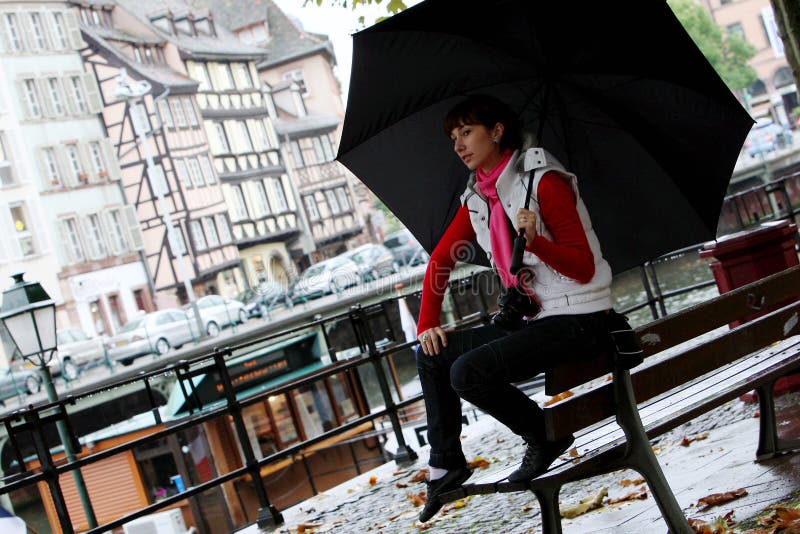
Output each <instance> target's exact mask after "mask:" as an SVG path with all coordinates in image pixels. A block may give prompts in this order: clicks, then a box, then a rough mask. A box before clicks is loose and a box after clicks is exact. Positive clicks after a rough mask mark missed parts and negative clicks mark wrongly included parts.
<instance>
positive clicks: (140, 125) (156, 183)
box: [114, 69, 204, 338]
mask: <svg viewBox="0 0 800 534" xmlns="http://www.w3.org/2000/svg"><path fill="white" fill-rule="evenodd" d="M151 88H152V86H151V85H150V82H148V81H147V80H139V81H137V80H131V79H130V77H128V71H127V70H126V69H121V70H120V73H119V75H118V76H117V87H116V88H115V89H114V95H115V96H116V97H117V99H119V100H125V101H127V102H128V105H129V106H130V108H131V121H132V122H133V131H134V133H135V134H136V136H137V137H138V138H139V144H140V145H141V147H142V152H144V158H145V160H146V162H147V177H148V179H149V181H150V189H151V190H152V191H153V192H154V193H155V195H156V198H157V199H158V206H159V207H160V208H161V216H162V217H163V219H164V225H165V226H166V227H167V241H168V242H169V243H173V244H174V243H178V242H179V241H178V239H177V238H176V236H175V226H174V225H173V223H172V215H171V213H170V211H169V209H168V208H167V201H166V200H165V199H164V189H165V185H166V179H165V177H164V172H163V171H162V170H161V169H160V168H159V167H156V164H155V162H154V161H153V154H152V153H151V152H150V145H149V144H148V143H147V132H148V130H149V129H150V128H149V125H148V121H147V111H146V110H145V109H144V103H143V101H142V100H143V98H144V96H145V95H146V94H148V93H149V92H150V89H151ZM162 96H163V95H162ZM174 249H175V250H173V251H172V253H173V254H175V259H177V260H178V273H180V276H181V278H183V288H184V289H185V290H186V297H187V298H188V299H189V303H190V304H191V306H192V312H193V313H194V318H195V322H196V323H197V335H198V337H200V338H202V337H204V332H203V320H202V318H201V317H200V310H199V309H198V308H197V301H196V299H195V297H194V288H193V287H192V283H191V280H189V271H188V269H187V267H186V258H185V257H184V255H183V253H182V252H181V250H180V249H179V248H178V247H177V246H175V247H174Z"/></svg>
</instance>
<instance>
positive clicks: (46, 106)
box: [36, 78, 56, 117]
mask: <svg viewBox="0 0 800 534" xmlns="http://www.w3.org/2000/svg"><path fill="white" fill-rule="evenodd" d="M36 90H37V92H38V93H39V106H40V107H41V108H42V116H44V117H55V116H56V110H55V109H53V102H52V101H51V100H50V88H49V87H48V84H47V79H46V78H36Z"/></svg>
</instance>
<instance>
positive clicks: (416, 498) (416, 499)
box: [406, 491, 425, 506]
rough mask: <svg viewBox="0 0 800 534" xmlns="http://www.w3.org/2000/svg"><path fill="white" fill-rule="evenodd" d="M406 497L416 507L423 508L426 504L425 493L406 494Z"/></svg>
mask: <svg viewBox="0 0 800 534" xmlns="http://www.w3.org/2000/svg"><path fill="white" fill-rule="evenodd" d="M406 497H408V500H410V501H411V504H413V505H414V506H422V505H423V504H425V492H424V491H420V492H419V493H406Z"/></svg>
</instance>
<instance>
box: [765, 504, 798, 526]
mask: <svg viewBox="0 0 800 534" xmlns="http://www.w3.org/2000/svg"><path fill="white" fill-rule="evenodd" d="M770 509H771V510H770V513H769V515H767V516H764V517H760V518H759V519H758V522H759V524H761V525H764V526H765V527H770V529H771V530H770V532H786V533H792V532H800V510H798V509H797V508H794V507H792V506H786V505H773V506H771V507H770Z"/></svg>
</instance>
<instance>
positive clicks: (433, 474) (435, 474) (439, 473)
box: [428, 465, 447, 481]
mask: <svg viewBox="0 0 800 534" xmlns="http://www.w3.org/2000/svg"><path fill="white" fill-rule="evenodd" d="M446 474H447V469H442V468H441V467H433V466H432V465H429V466H428V480H431V481H433V480H438V479H440V478H442V477H443V476H445V475H446Z"/></svg>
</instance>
